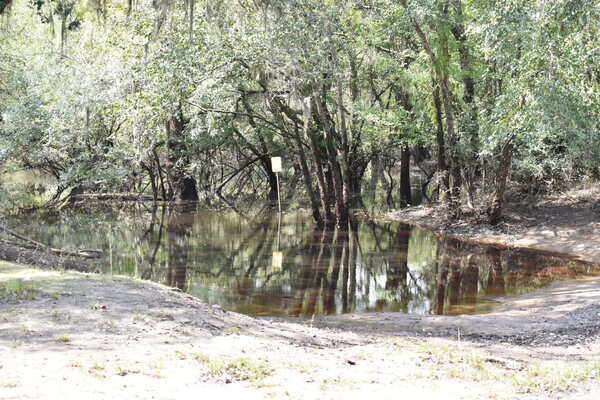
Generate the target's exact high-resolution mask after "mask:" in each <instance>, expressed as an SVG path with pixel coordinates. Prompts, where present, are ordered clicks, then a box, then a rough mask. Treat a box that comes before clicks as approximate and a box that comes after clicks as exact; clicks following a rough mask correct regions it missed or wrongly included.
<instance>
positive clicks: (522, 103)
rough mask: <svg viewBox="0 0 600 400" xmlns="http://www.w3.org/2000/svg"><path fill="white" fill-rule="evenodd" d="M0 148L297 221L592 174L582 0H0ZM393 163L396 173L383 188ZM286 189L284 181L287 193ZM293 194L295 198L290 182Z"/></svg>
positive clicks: (592, 16)
mask: <svg viewBox="0 0 600 400" xmlns="http://www.w3.org/2000/svg"><path fill="white" fill-rule="evenodd" d="M0 21H1V22H0V118H1V119H0V165H4V166H5V167H6V168H33V169H37V170H42V171H46V172H48V173H50V174H52V175H53V176H54V177H55V178H56V180H57V182H58V186H57V193H55V195H56V197H58V196H59V195H60V193H61V192H63V191H66V190H70V189H72V188H75V187H82V186H85V185H88V187H89V185H90V184H93V185H92V187H93V189H89V188H88V189H89V190H109V189H110V190H120V191H138V192H148V193H151V194H152V195H153V196H154V198H155V199H163V200H177V201H183V200H197V199H198V198H199V197H203V196H209V195H210V196H212V195H219V196H222V197H225V198H242V197H244V196H250V195H254V194H255V193H264V195H265V196H267V197H268V198H269V199H274V196H275V194H276V177H275V175H274V173H273V172H272V171H271V165H270V157H272V156H284V157H285V162H286V165H287V169H286V171H285V173H284V176H283V178H284V179H285V180H286V182H288V183H289V184H288V185H287V187H289V188H291V189H290V192H289V195H290V196H292V195H293V194H292V190H293V193H294V194H299V196H296V198H297V199H299V200H298V201H301V202H303V201H306V202H307V204H309V205H310V207H311V209H312V212H313V216H314V218H315V221H316V222H317V223H325V222H332V221H337V222H339V223H342V224H343V223H345V221H346V220H347V218H348V213H349V210H350V208H352V207H355V206H357V205H360V204H361V203H362V204H364V199H365V198H367V197H370V196H372V195H373V193H374V192H377V188H380V189H384V191H385V192H386V193H385V197H386V199H387V201H388V202H389V203H391V204H393V205H399V206H405V205H408V204H411V203H413V202H414V201H413V197H414V196H413V195H411V191H414V190H415V189H417V188H415V187H414V186H415V185H414V182H413V184H412V185H411V182H410V178H411V175H412V176H415V174H420V176H422V179H421V183H422V185H421V186H422V187H421V188H418V189H419V190H422V191H423V193H424V195H425V196H426V197H427V198H428V199H430V200H431V201H443V202H447V203H448V205H449V207H450V208H449V210H450V211H449V216H450V217H455V216H457V215H459V214H460V210H461V207H460V205H461V204H468V205H470V206H473V207H476V206H483V207H486V208H487V212H488V217H489V220H490V222H491V223H496V222H497V221H498V220H499V218H500V217H501V210H502V199H503V197H504V194H505V193H504V192H505V190H506V188H507V187H512V188H515V190H516V191H520V192H540V191H549V190H555V189H556V188H560V187H561V186H564V185H568V184H571V183H573V182H578V181H581V180H583V179H599V178H600V67H599V65H600V51H599V49H600V46H599V41H598V37H600V32H599V30H600V7H599V4H598V2H597V1H595V0H556V1H552V2H548V1H526V2H522V1H516V0H510V1H504V2H497V1H481V0H473V1H471V0H469V1H463V0H400V1H389V0H328V1H320V0H253V1H247V0H224V1H216V0H183V1H173V0H153V1H147V0H141V1H133V0H128V1H118V0H112V1H109V0H29V1H25V0H1V1H0ZM395 182H399V183H400V185H399V188H398V189H396V186H395ZM300 195H301V196H300ZM301 199H303V200H301Z"/></svg>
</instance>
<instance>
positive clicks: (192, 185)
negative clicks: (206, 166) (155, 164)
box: [167, 111, 198, 202]
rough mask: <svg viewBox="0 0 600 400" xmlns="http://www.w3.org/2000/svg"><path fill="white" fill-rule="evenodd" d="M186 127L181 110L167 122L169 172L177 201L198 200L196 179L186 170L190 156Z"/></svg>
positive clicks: (174, 197)
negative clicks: (186, 143)
mask: <svg viewBox="0 0 600 400" xmlns="http://www.w3.org/2000/svg"><path fill="white" fill-rule="evenodd" d="M184 127H185V121H184V119H183V115H182V113H181V111H180V112H179V115H176V114H174V115H172V116H171V118H169V121H168V122H167V144H168V146H167V147H168V159H169V168H168V169H167V174H168V177H169V183H170V185H171V191H172V199H173V200H175V201H176V202H181V201H186V200H191V201H197V200H198V189H197V187H196V180H195V179H194V177H192V176H191V175H189V173H188V172H187V171H186V167H187V166H188V165H189V157H188V155H187V149H186V146H185V143H184V139H185V138H184Z"/></svg>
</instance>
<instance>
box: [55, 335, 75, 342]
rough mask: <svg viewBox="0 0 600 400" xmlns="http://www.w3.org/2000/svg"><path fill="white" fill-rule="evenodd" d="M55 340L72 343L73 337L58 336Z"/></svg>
mask: <svg viewBox="0 0 600 400" xmlns="http://www.w3.org/2000/svg"><path fill="white" fill-rule="evenodd" d="M54 340H55V341H56V342H57V343H70V342H71V338H70V337H68V336H67V335H61V336H57V337H56V338H55V339H54Z"/></svg>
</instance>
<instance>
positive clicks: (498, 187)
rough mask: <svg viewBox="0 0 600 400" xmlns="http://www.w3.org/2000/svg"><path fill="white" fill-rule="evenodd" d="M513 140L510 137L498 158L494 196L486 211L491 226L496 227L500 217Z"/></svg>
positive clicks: (512, 136)
mask: <svg viewBox="0 0 600 400" xmlns="http://www.w3.org/2000/svg"><path fill="white" fill-rule="evenodd" d="M514 139H515V136H514V135H511V136H510V137H509V138H508V140H507V142H506V143H505V144H504V147H503V149H502V155H501V158H500V164H499V165H498V169H497V170H496V177H495V179H494V194H493V196H492V201H491V203H490V205H489V206H488V208H487V211H486V212H487V215H488V222H489V223H490V224H491V225H496V224H497V223H498V222H500V218H501V217H502V205H503V202H504V191H505V189H506V180H507V178H508V172H509V170H510V164H511V162H512V154H513V147H514Z"/></svg>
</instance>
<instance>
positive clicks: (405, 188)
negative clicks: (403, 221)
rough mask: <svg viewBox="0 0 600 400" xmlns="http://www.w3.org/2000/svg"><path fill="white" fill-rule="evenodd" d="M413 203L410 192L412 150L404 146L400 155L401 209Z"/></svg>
mask: <svg viewBox="0 0 600 400" xmlns="http://www.w3.org/2000/svg"><path fill="white" fill-rule="evenodd" d="M411 203H412V196H411V190H410V148H409V147H408V145H404V146H402V150H401V155H400V208H404V207H407V206H409V205H410V204H411Z"/></svg>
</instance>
